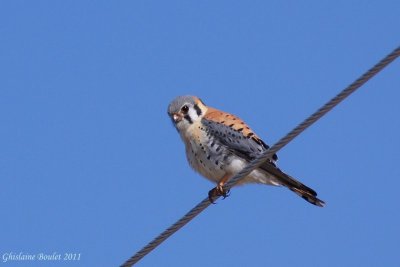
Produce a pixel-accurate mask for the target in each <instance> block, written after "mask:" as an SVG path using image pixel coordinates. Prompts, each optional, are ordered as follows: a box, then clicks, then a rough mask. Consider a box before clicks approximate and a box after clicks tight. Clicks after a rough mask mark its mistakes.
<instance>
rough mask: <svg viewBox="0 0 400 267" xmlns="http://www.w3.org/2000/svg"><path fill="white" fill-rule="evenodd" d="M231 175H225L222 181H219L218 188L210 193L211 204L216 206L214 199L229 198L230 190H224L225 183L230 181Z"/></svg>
mask: <svg viewBox="0 0 400 267" xmlns="http://www.w3.org/2000/svg"><path fill="white" fill-rule="evenodd" d="M229 178H230V175H228V174H225V175H224V176H223V177H222V178H221V180H219V182H218V184H217V186H216V187H215V188H213V189H211V190H210V192H208V199H209V200H210V202H211V203H213V204H215V202H214V198H215V197H220V196H222V197H223V198H224V199H225V198H226V197H228V196H229V190H225V189H224V185H225V183H226V182H227V181H228V180H229Z"/></svg>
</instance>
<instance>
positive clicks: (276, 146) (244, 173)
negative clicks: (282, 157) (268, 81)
mask: <svg viewBox="0 0 400 267" xmlns="http://www.w3.org/2000/svg"><path fill="white" fill-rule="evenodd" d="M399 56H400V47H398V48H396V49H395V50H393V51H392V52H391V53H390V54H389V55H387V56H386V57H385V58H384V59H382V60H381V61H380V62H379V63H378V64H376V65H375V66H374V67H372V68H371V69H370V70H368V71H367V72H365V73H364V74H363V75H362V76H361V77H360V78H358V79H357V80H356V81H355V82H353V83H352V84H350V85H349V86H348V87H347V88H346V89H344V90H343V91H342V92H340V93H339V94H338V95H336V96H335V97H334V98H332V99H331V100H330V101H329V102H328V103H326V104H325V105H324V106H322V107H321V108H320V109H318V110H317V111H316V112H315V113H313V114H312V115H311V116H309V117H308V118H307V119H306V120H304V121H303V122H302V123H300V124H299V125H298V126H297V127H296V128H294V129H293V130H292V131H291V132H289V133H288V134H287V135H286V136H284V137H283V138H281V139H280V140H279V141H278V142H277V143H276V144H274V145H273V146H272V147H271V148H270V149H268V150H266V151H265V152H264V153H262V154H260V155H259V156H258V157H257V158H255V159H254V160H253V161H251V162H250V163H249V164H248V165H247V166H246V167H244V168H243V169H242V170H241V171H240V172H238V173H237V174H236V175H234V176H233V177H232V178H231V179H230V180H229V181H228V182H227V183H226V184H225V185H224V189H226V190H228V189H230V188H231V187H232V186H233V185H235V184H236V183H237V182H239V181H240V180H241V179H243V178H244V177H246V176H247V175H248V174H249V173H251V172H252V171H253V170H254V169H256V168H257V167H258V166H260V165H261V164H262V163H263V162H264V161H266V160H267V159H269V158H271V157H272V155H273V154H275V153H276V152H278V150H280V149H281V148H282V147H284V146H285V145H287V144H288V143H289V142H290V141H292V140H293V139H294V138H295V137H297V136H298V135H299V134H300V133H302V132H303V131H304V130H305V129H307V128H308V127H309V126H311V125H312V124H313V123H315V122H316V121H317V120H319V119H320V118H321V117H322V116H324V115H325V114H326V113H328V112H329V111H330V110H331V109H333V108H334V107H335V106H336V105H338V104H339V103H340V102H342V101H343V100H344V99H345V98H347V97H348V96H349V95H350V94H352V93H353V92H354V91H356V90H357V89H358V88H360V87H361V86H362V85H363V84H365V83H366V82H367V81H368V80H369V79H371V78H372V77H373V76H375V75H376V74H377V73H378V72H380V71H381V70H382V69H384V68H385V67H386V66H387V65H389V64H390V63H391V62H392V61H393V60H395V59H396V58H397V57H399ZM218 198H219V197H216V198H215V199H214V200H216V199H218ZM210 204H211V203H210V201H209V199H208V197H207V198H205V199H204V200H203V201H201V202H200V203H199V204H197V205H196V206H195V207H194V208H193V209H191V210H190V211H189V212H188V213H186V214H185V215H184V216H183V217H182V218H181V219H179V220H178V221H177V222H176V223H174V224H173V225H171V226H170V227H169V228H168V229H166V230H165V231H164V232H162V233H161V234H160V235H159V236H157V237H156V238H155V239H153V241H151V242H150V243H148V244H147V245H146V246H145V247H143V248H142V249H141V250H140V251H138V252H137V253H136V254H135V255H133V256H132V257H131V258H130V259H129V260H127V261H126V262H125V263H124V264H122V265H121V266H122V267H128V266H132V265H134V264H135V263H137V262H138V261H140V260H141V259H142V258H143V257H144V256H146V255H147V254H148V253H150V252H151V251H152V250H153V249H155V248H156V247H157V246H159V245H160V244H161V243H162V242H164V241H165V240H166V239H167V238H168V237H170V236H171V235H173V234H174V233H175V232H176V231H178V230H179V229H180V228H182V227H183V226H184V225H186V224H187V223H188V222H189V221H191V220H192V219H193V218H194V217H196V216H197V215H199V214H200V213H201V212H202V211H203V210H205V209H206V208H207V207H208V206H210Z"/></svg>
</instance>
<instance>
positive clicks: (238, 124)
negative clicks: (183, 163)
mask: <svg viewBox="0 0 400 267" xmlns="http://www.w3.org/2000/svg"><path fill="white" fill-rule="evenodd" d="M168 115H169V117H170V118H171V120H172V122H173V124H174V126H175V128H176V129H177V130H178V132H179V134H180V136H181V138H182V140H183V142H184V143H185V148H186V157H187V160H188V161H189V164H190V166H191V167H192V168H193V169H194V170H196V171H197V172H199V173H200V174H201V175H203V176H204V177H206V178H207V179H209V180H211V181H212V182H215V183H216V184H217V186H216V187H215V188H214V189H212V190H211V191H210V192H209V199H210V201H211V202H213V198H214V197H216V196H223V197H224V198H225V197H226V196H227V194H228V192H227V191H225V190H224V188H223V186H224V184H225V183H226V182H227V181H228V180H229V179H230V178H231V177H232V176H233V175H235V174H236V173H237V172H238V171H240V170H241V169H242V168H243V167H244V166H246V164H247V163H248V162H250V161H251V160H252V159H254V158H255V157H256V156H257V155H259V154H260V153H262V152H264V151H265V150H267V149H268V148H269V146H268V145H267V144H266V143H264V142H263V141H262V140H261V139H260V138H259V137H258V136H257V135H256V134H255V133H254V132H253V131H252V130H251V129H250V127H249V126H247V124H246V123H245V122H244V121H242V120H241V119H239V118H238V117H236V116H235V115H232V114H230V113H227V112H223V111H220V110H217V109H215V108H212V107H208V106H206V105H205V104H204V102H203V101H201V99H200V98H198V97H196V96H189V95H187V96H178V97H177V98H175V99H174V100H173V101H172V102H171V103H170V104H169V106H168ZM277 159H278V157H277V156H276V155H273V157H272V159H270V160H269V161H267V162H265V163H264V164H262V165H261V166H260V167H259V168H257V169H255V170H254V171H252V172H251V173H250V174H249V175H248V176H246V177H245V178H244V179H242V180H241V181H240V182H239V184H246V183H259V184H267V185H275V186H285V187H287V188H288V189H290V190H291V191H293V192H294V193H296V194H297V195H299V196H300V197H302V198H303V199H305V200H307V201H308V202H310V203H311V204H314V205H317V206H320V207H323V206H324V204H325V203H324V201H322V200H320V199H318V198H317V193H316V192H315V191H314V190H313V189H311V188H309V187H307V186H305V185H304V184H302V183H300V182H299V181H297V180H296V179H294V178H293V177H291V176H289V175H288V174H286V173H284V172H282V171H281V170H280V169H279V168H278V167H276V160H277Z"/></svg>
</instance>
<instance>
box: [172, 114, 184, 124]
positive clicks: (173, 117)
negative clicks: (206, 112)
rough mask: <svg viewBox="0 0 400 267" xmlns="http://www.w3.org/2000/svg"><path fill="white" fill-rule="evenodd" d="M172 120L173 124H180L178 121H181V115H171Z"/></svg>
mask: <svg viewBox="0 0 400 267" xmlns="http://www.w3.org/2000/svg"><path fill="white" fill-rule="evenodd" d="M172 120H173V121H174V122H175V123H178V122H180V121H181V120H182V115H181V114H179V113H173V114H172Z"/></svg>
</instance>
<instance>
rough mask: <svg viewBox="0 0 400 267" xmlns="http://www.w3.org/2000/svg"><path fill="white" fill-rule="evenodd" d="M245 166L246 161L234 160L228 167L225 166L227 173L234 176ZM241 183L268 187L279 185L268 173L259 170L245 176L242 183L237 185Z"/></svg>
mask: <svg viewBox="0 0 400 267" xmlns="http://www.w3.org/2000/svg"><path fill="white" fill-rule="evenodd" d="M246 164H247V162H246V161H244V160H242V159H239V158H236V159H234V160H232V162H231V164H230V165H229V166H227V170H228V172H229V173H232V174H233V175H235V174H236V173H238V172H239V171H241V170H242V169H243V168H244V167H245V166H246ZM242 183H261V184H268V185H280V184H279V183H278V182H277V180H276V179H275V178H274V177H273V176H272V175H269V174H268V173H266V172H264V171H262V170H259V169H256V170H254V171H252V172H251V173H250V174H249V175H248V176H246V177H245V178H244V179H243V180H242V181H240V182H239V184H242Z"/></svg>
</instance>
